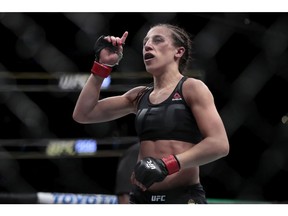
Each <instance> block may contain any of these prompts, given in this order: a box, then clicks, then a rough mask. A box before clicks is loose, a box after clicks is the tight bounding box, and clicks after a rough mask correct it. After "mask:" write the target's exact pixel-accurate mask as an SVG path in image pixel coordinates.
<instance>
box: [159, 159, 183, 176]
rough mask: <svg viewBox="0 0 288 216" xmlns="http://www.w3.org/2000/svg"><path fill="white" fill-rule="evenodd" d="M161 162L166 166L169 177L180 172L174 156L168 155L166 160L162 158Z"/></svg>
mask: <svg viewBox="0 0 288 216" xmlns="http://www.w3.org/2000/svg"><path fill="white" fill-rule="evenodd" d="M162 161H163V162H164V164H165V165H166V168H167V170H168V173H169V175H171V174H173V173H175V172H178V171H179V170H180V164H179V161H178V160H177V159H176V157H175V156H174V155H169V156H168V157H166V158H162Z"/></svg>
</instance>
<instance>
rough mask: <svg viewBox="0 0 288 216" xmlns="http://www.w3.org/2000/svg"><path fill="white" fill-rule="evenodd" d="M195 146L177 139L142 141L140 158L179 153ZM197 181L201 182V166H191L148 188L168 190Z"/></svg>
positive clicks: (161, 156)
mask: <svg viewBox="0 0 288 216" xmlns="http://www.w3.org/2000/svg"><path fill="white" fill-rule="evenodd" d="M193 146H194V145H193V144H191V143H188V142H183V141H177V140H157V141H142V142H141V144H140V154H139V158H138V160H141V159H143V158H145V157H154V158H163V157H167V156H169V155H171V154H174V155H177V154H180V153H182V152H184V151H187V150H188V149H190V148H192V147H193ZM197 183H199V167H191V168H189V169H181V170H180V171H179V172H177V173H174V174H172V175H169V176H167V177H166V178H165V179H164V180H163V181H162V182H157V183H154V184H153V185H152V186H151V187H150V188H149V189H148V190H149V191H157V190H168V189H171V188H175V187H181V186H188V185H193V184H197Z"/></svg>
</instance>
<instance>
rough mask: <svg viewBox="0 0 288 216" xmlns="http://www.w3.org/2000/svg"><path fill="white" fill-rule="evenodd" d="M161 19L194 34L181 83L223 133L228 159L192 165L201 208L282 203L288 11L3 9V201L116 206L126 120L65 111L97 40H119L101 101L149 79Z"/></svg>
mask: <svg viewBox="0 0 288 216" xmlns="http://www.w3.org/2000/svg"><path fill="white" fill-rule="evenodd" d="M161 22H168V23H172V24H177V25H179V26H181V27H183V28H185V29H186V30H187V31H188V32H189V33H191V35H192V36H193V46H194V53H193V55H194V56H193V58H194V61H193V62H192V64H191V65H190V70H189V72H188V74H187V75H188V76H192V77H196V78H199V79H202V80H203V81H204V82H205V83H206V84H207V85H208V87H209V88H210V89H211V91H212V93H213V95H214V98H215V103H216V106H217V108H218V110H219V112H220V115H221V117H222V119H223V121H224V124H225V127H226V129H227V133H228V136H229V141H230V149H231V150H230V154H229V155H228V156H227V157H226V158H223V159H220V160H218V161H216V162H213V163H211V164H207V165H205V166H202V167H201V181H202V184H203V185H204V187H205V189H206V192H207V197H208V200H209V201H210V202H211V203H213V202H216V203H220V202H221V203H233V202H238V203H239V202H241V203H262V202H263V203H266V202H269V203H283V202H286V201H287V200H288V198H287V190H286V182H288V163H287V158H288V157H287V156H288V130H287V126H288V123H287V122H288V106H287V93H288V50H287V45H288V14H287V13H184V12H183V13H168V12H162V13H134V12H130V13H120V12H119V13H88V12H87V13H82V12H77V13H72V12H71V13H53V12H51V13H38V12H34V13H20V12H19V13H17V12H15V13H13V12H11V13H0V34H1V39H0V110H1V115H0V124H1V133H0V190H1V192H0V200H1V203H37V202H39V199H40V198H41V199H40V200H42V201H43V199H44V200H46V201H47V200H48V201H47V202H56V201H55V200H58V201H59V200H62V201H61V202H64V203H73V202H77V200H78V203H103V202H104V203H105V202H106V203H115V202H117V201H115V197H114V195H113V194H114V186H115V175H116V166H117V163H118V160H119V158H120V157H121V155H122V154H123V152H124V151H125V150H126V149H127V148H128V147H129V146H131V145H132V144H134V143H136V142H137V138H136V133H135V129H134V116H133V115H131V116H130V115H128V116H126V117H123V118H121V119H118V120H115V121H111V122H107V123H100V124H90V125H80V124H78V123H76V122H74V121H73V120H72V112H73V108H74V105H75V102H76V99H77V97H78V94H79V93H80V90H81V88H82V87H83V85H84V83H85V81H86V79H87V78H88V76H89V71H90V69H91V66H92V63H93V60H94V53H93V46H94V42H95V40H96V39H97V38H98V37H99V36H100V35H122V34H123V32H124V31H126V30H127V31H129V37H128V38H127V41H126V44H125V50H124V58H123V60H122V61H121V64H120V65H118V66H117V67H116V68H115V70H114V71H113V73H112V75H111V79H107V83H105V86H103V89H102V93H101V97H102V98H104V97H107V96H111V95H116V94H121V93H123V92H125V91H126V90H128V89H130V88H131V87H134V86H137V85H139V84H141V85H142V84H148V83H150V82H151V77H150V76H149V75H148V74H147V73H146V72H145V67H144V64H143V62H142V40H143V36H144V33H145V32H146V30H147V29H148V28H149V27H150V26H151V25H152V24H156V23H161ZM53 192H55V193H53ZM89 194H90V195H89ZM51 196H54V197H51ZM39 197H40V198H39ZM43 197H44V198H43ZM47 197H48V198H47ZM79 197H81V199H80V198H79ZM89 197H90V198H89ZM53 199H54V201H51V200H53ZM75 200H76V201H75ZM87 200H88V201H87ZM103 200H105V201H103ZM43 202H45V201H43ZM59 202H60V201H59Z"/></svg>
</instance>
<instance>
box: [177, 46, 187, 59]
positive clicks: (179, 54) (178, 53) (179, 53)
mask: <svg viewBox="0 0 288 216" xmlns="http://www.w3.org/2000/svg"><path fill="white" fill-rule="evenodd" d="M184 52H185V48H184V47H179V48H177V51H176V54H175V57H178V58H181V57H182V56H183V54H184Z"/></svg>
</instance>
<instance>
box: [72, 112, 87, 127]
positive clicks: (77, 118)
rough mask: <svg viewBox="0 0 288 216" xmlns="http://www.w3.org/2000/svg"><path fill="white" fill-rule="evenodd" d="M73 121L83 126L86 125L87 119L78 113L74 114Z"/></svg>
mask: <svg viewBox="0 0 288 216" xmlns="http://www.w3.org/2000/svg"><path fill="white" fill-rule="evenodd" d="M72 119H73V120H74V121H76V122H78V123H81V124H84V123H85V119H84V117H83V115H81V114H80V113H79V112H76V111H74V112H73V114H72Z"/></svg>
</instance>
